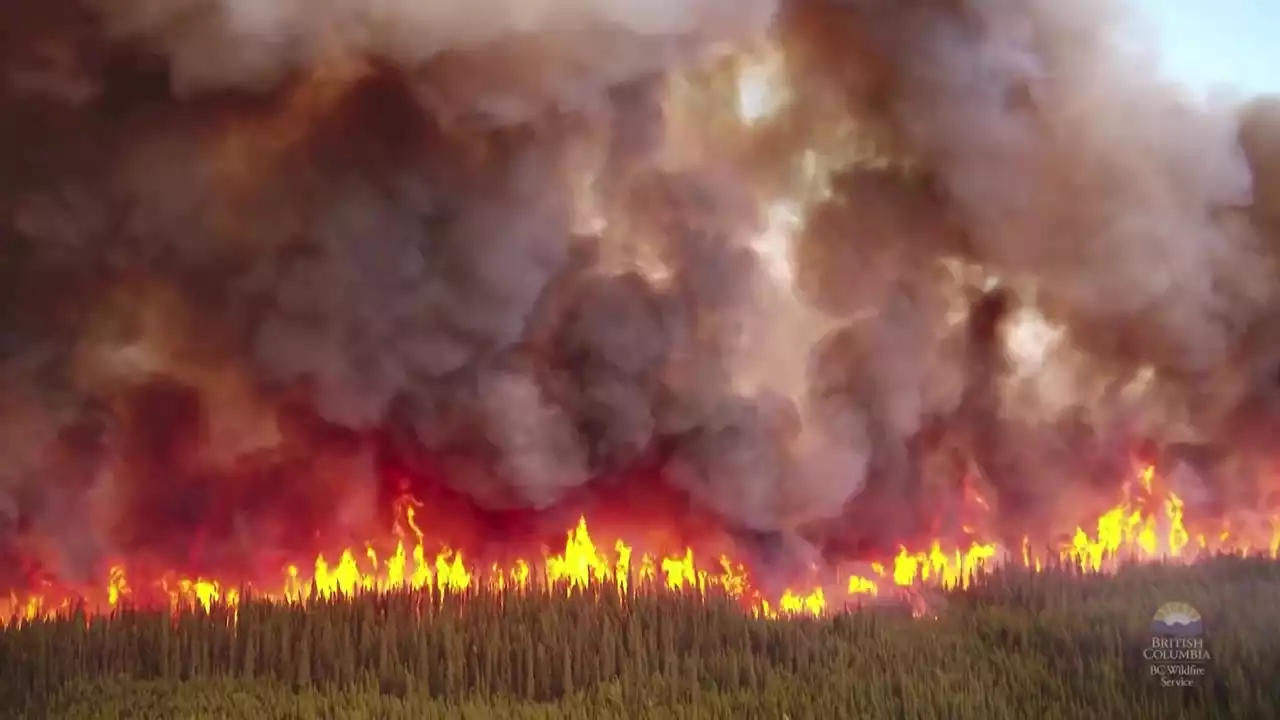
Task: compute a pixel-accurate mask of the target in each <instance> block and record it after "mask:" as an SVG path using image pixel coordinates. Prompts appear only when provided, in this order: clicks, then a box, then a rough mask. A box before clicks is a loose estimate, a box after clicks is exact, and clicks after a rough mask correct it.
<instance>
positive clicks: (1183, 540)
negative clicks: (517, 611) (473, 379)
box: [0, 467, 1280, 620]
mask: <svg viewBox="0 0 1280 720" xmlns="http://www.w3.org/2000/svg"><path fill="white" fill-rule="evenodd" d="M1183 509H1184V504H1183V501H1182V499H1181V498H1179V497H1178V496H1177V495H1176V494H1175V493H1173V492H1171V491H1168V490H1162V489H1161V488H1159V487H1158V486H1157V483H1156V476H1155V469H1154V468H1153V467H1145V468H1143V469H1142V470H1141V471H1139V472H1138V473H1137V474H1136V477H1135V479H1134V481H1133V482H1130V483H1128V484H1127V485H1126V487H1125V497H1124V499H1123V500H1122V501H1121V502H1120V503H1119V504H1117V505H1116V506H1115V507H1113V508H1112V509H1110V510H1108V511H1107V512H1106V513H1104V514H1103V515H1102V516H1101V517H1099V518H1098V519H1097V521H1096V523H1095V524H1094V529H1093V531H1092V532H1090V531H1089V530H1086V529H1085V528H1083V527H1081V528H1078V529H1077V530H1076V532H1075V534H1074V536H1073V537H1072V538H1071V541H1070V542H1069V543H1068V544H1066V545H1064V546H1063V547H1060V548H1057V549H1056V550H1053V551H1050V553H1037V552H1034V551H1033V549H1032V545H1031V542H1030V541H1029V540H1026V539H1024V541H1023V543H1022V545H1023V546H1022V548H1021V553H1018V554H1015V553H1010V552H1008V551H1007V550H1005V549H1002V548H1000V547H999V546H998V545H997V544H996V543H994V542H983V541H978V540H976V539H973V540H970V541H969V542H967V543H963V544H960V545H953V546H951V547H949V548H948V547H946V545H945V543H944V542H943V541H942V540H935V541H933V542H932V543H931V544H930V545H929V547H928V549H926V550H922V551H911V550H909V549H908V548H905V547H904V548H902V549H901V550H900V552H899V553H898V554H897V556H896V557H894V558H893V559H892V561H891V562H889V563H871V564H870V565H869V567H868V569H867V571H866V572H861V573H848V574H847V577H846V579H845V580H844V581H841V582H839V583H838V584H834V585H833V584H831V583H825V584H823V583H815V584H814V585H813V586H811V587H808V588H792V589H787V590H785V591H783V592H782V594H781V595H780V596H779V597H776V598H772V599H770V598H766V597H764V596H763V595H762V594H761V593H760V592H759V591H758V590H757V589H756V588H755V587H754V586H753V584H752V582H751V578H750V577H749V573H748V571H747V569H746V567H745V566H744V565H743V564H741V563H738V562H735V561H734V560H732V559H731V558H730V557H728V556H725V555H721V556H719V557H716V558H714V559H713V560H710V561H705V560H704V559H702V558H699V557H697V556H696V554H695V552H694V550H693V549H692V548H686V549H685V550H684V552H683V553H680V554H670V555H666V556H659V555H654V554H650V553H642V552H637V551H636V549H635V548H633V547H632V546H630V545H628V544H627V543H625V542H623V541H622V540H615V541H613V542H612V543H608V544H605V545H603V546H602V545H600V544H598V543H597V541H596V540H595V538H593V536H592V535H591V532H590V530H589V528H588V525H587V520H586V518H580V519H579V521H578V523H577V525H576V526H575V527H573V528H572V529H570V530H569V531H568V532H567V534H566V537H565V544H564V547H563V549H559V550H558V551H556V552H552V551H550V550H546V551H544V552H543V554H542V556H541V557H540V558H538V559H537V560H526V559H517V560H515V561H513V562H511V563H509V564H506V565H500V564H492V565H490V566H488V567H485V568H480V567H476V566H475V565H474V564H473V563H471V562H469V561H468V559H467V557H466V555H465V554H464V553H463V551H461V550H458V549H455V548H447V547H446V548H443V549H440V550H438V551H432V550H429V549H428V548H429V547H430V544H429V540H428V538H427V537H425V535H424V533H423V532H422V530H421V528H420V527H419V526H418V523H417V518H416V516H417V511H418V507H417V506H416V505H415V503H413V502H412V501H406V502H404V503H402V504H401V507H400V511H401V518H402V522H399V523H397V525H396V527H395V533H396V536H397V540H396V543H395V546H394V550H393V551H392V552H391V553H390V554H389V555H388V556H386V557H381V556H380V555H379V554H378V552H377V551H376V550H375V549H374V547H373V545H369V546H367V547H365V548H363V549H347V550H345V551H343V552H341V553H340V554H339V555H338V557H337V560H336V561H333V562H331V561H330V560H329V559H328V558H326V557H325V556H324V555H320V556H319V557H317V558H316V559H315V561H314V563H313V564H312V567H311V571H310V572H304V571H303V569H302V568H300V567H299V566H297V565H289V566H287V567H286V568H284V571H283V577H282V578H281V581H280V583H279V585H278V586H277V587H275V588H266V589H262V588H257V587H255V588H254V589H253V593H254V595H255V597H262V598H264V599H267V600H270V601H275V602H294V603H305V602H307V601H308V600H310V599H311V598H333V597H344V596H353V595H356V594H358V593H368V592H387V591H397V590H411V591H418V592H431V593H435V594H438V595H441V596H455V597H458V598H463V597H465V596H466V595H467V594H468V593H469V592H475V591H501V592H524V591H529V590H531V589H534V588H539V587H540V588H546V589H551V590H554V591H557V592H565V593H573V592H575V591H582V590H585V589H589V588H592V589H595V588H613V589H616V590H617V591H618V592H622V593H627V592H630V591H633V590H635V589H642V588H643V589H649V590H665V591H670V592H683V593H694V594H705V593H707V592H709V591H712V590H715V591H717V592H720V593H723V594H725V595H728V596H729V597H732V598H735V599H738V600H740V601H741V602H742V604H743V605H744V607H745V608H747V609H748V610H749V611H750V612H753V613H755V614H757V615H758V616H762V617H767V618H778V617H783V616H795V615H810V616H821V615H823V614H825V613H828V612H830V611H832V610H833V609H835V608H836V607H837V606H838V607H843V606H845V605H847V604H849V603H854V604H862V603H865V602H869V601H873V600H875V599H877V598H882V597H893V596H894V594H895V592H902V591H904V590H906V591H908V592H909V591H910V589H912V588H916V587H920V586H926V587H934V588H941V589H952V588H963V587H967V586H968V584H969V583H970V582H971V581H972V580H973V578H974V577H975V576H976V575H977V574H979V573H981V572H982V571H984V570H986V569H990V568H992V567H994V566H995V565H997V564H999V563H1004V562H1013V563H1021V564H1022V565H1023V566H1025V567H1027V568H1030V569H1034V570H1037V571H1038V570H1040V569H1041V568H1042V567H1043V566H1044V564H1045V562H1046V561H1057V562H1059V563H1069V564H1071V565H1074V566H1077V567H1079V568H1080V570H1081V571H1083V572H1108V571H1110V570H1112V569H1114V568H1115V567H1116V566H1117V565H1119V564H1120V563H1123V562H1135V561H1136V562H1142V561H1151V560H1169V559H1179V558H1185V557H1194V556H1195V554H1196V553H1197V552H1200V551H1213V552H1220V551H1231V552H1244V553H1257V552H1266V553H1268V554H1270V555H1271V556H1272V557H1276V556H1277V554H1278V551H1280V524H1278V523H1274V522H1273V523H1272V529H1271V538H1270V542H1269V544H1268V546H1267V547H1266V548H1265V549H1262V548H1259V547H1255V546H1251V545H1249V544H1247V543H1242V542H1233V538H1232V535H1231V533H1230V532H1228V531H1225V530H1224V531H1221V532H1220V533H1218V535H1217V541H1216V542H1210V541H1209V539H1208V537H1209V536H1207V535H1205V534H1198V535H1196V542H1194V543H1193V542H1192V540H1191V538H1192V535H1191V533H1190V532H1189V531H1188V530H1187V528H1186V526H1185V525H1184V518H1183ZM966 530H967V531H969V532H972V529H971V528H966ZM1052 554H1056V556H1057V557H1056V558H1055V557H1053V556H1052ZM153 585H154V589H156V590H159V591H160V592H161V593H162V594H163V596H167V597H168V601H169V603H170V605H171V607H173V608H178V607H201V608H204V609H205V610H209V609H211V608H213V607H214V606H215V605H216V604H221V605H224V606H226V607H230V608H233V609H234V608H235V607H237V606H238V604H239V602H240V597H241V589H240V586H234V587H233V586H231V585H228V584H227V583H225V582H223V581H219V580H214V579H209V578H198V577H197V578H177V579H169V578H166V579H164V580H161V581H159V582H157V583H154V584H153ZM52 590H53V589H52V588H51V589H50V591H47V592H43V593H37V594H32V595H30V596H28V597H25V598H21V597H17V596H11V597H10V598H9V600H8V602H7V603H3V604H0V612H2V613H3V617H7V618H9V619H11V620H22V619H27V620H32V619H36V618H39V617H43V616H51V615H55V614H58V613H60V612H61V613H65V612H67V611H69V610H70V609H71V607H72V606H73V603H79V602H85V603H87V602H89V601H91V600H93V599H94V598H95V597H97V595H98V593H93V592H87V593H84V592H72V591H61V592H56V591H52ZM138 590H139V589H138V588H135V587H134V586H132V585H131V584H130V582H129V575H128V572H127V569H126V567H125V566H124V565H117V566H114V567H112V568H111V569H110V572H109V573H108V577H107V581H106V586H105V592H104V593H101V595H102V597H103V599H105V605H106V607H107V608H115V607H118V606H120V605H121V604H122V603H125V602H127V601H129V600H130V599H131V598H134V597H135V596H136V595H137V591H138Z"/></svg>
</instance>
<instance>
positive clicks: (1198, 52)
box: [1129, 0, 1280, 94]
mask: <svg viewBox="0 0 1280 720" xmlns="http://www.w3.org/2000/svg"><path fill="white" fill-rule="evenodd" d="M1129 2H1130V4H1131V6H1132V7H1133V8H1134V9H1135V10H1136V11H1137V13H1138V15H1139V17H1140V18H1141V21H1142V22H1144V23H1146V24H1147V25H1148V26H1149V27H1151V28H1152V29H1153V30H1154V31H1155V34H1156V38H1155V39H1156V47H1157V48H1158V51H1159V53H1160V57H1161V58H1162V60H1163V63H1164V66H1165V69H1166V71H1167V73H1168V76H1169V77H1170V78H1172V79H1176V80H1178V81H1181V82H1184V83H1186V84H1188V85H1189V86H1192V87H1193V88H1195V89H1196V90H1202V91H1211V90H1214V89H1217V88H1220V87H1222V88H1229V89H1233V90H1237V91H1243V92H1244V93H1246V94H1256V93H1262V92H1269V93H1270V92H1280V35H1278V34H1277V32H1276V31H1277V30H1280V0H1129Z"/></svg>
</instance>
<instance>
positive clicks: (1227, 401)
mask: <svg viewBox="0 0 1280 720" xmlns="http://www.w3.org/2000/svg"><path fill="white" fill-rule="evenodd" d="M22 9H23V12H22V13H17V14H15V17H14V18H13V19H12V22H11V24H10V25H7V26H6V27H5V28H3V29H4V30H10V32H11V33H12V35H13V39H14V40H16V42H9V43H0V57H3V58H4V63H5V70H6V72H5V74H4V77H3V86H0V167H3V168H4V169H5V172H4V173H0V240H3V242H4V245H3V246H0V251H2V252H0V458H3V459H4V460H5V462H3V463H0V556H7V555H16V556H20V557H24V558H29V557H31V556H33V555H34V556H38V558H39V560H40V564H41V565H42V567H46V568H47V567H53V568H56V569H57V570H58V572H61V573H64V574H72V575H77V576H81V577H91V576H92V575H93V574H94V573H95V572H96V571H97V569H100V568H101V566H102V564H103V563H104V562H105V561H106V560H107V559H109V558H113V557H118V556H122V555H127V556H149V557H151V558H152V559H153V560H154V561H155V562H156V563H157V564H163V563H176V562H185V563H192V562H196V560H193V558H195V559H197V560H199V561H200V562H205V563H215V564H216V563H228V562H234V561H245V562H248V561H250V560H252V559H253V558H255V557H257V556H259V555H261V551H262V548H264V547H280V548H284V547H286V546H294V547H290V548H289V549H296V545H297V544H298V543H300V542H310V541H311V539H313V538H315V537H316V536H317V535H318V534H319V533H318V531H319V530H321V529H326V528H327V529H339V530H341V531H342V533H344V534H350V535H351V536H356V535H358V534H359V533H362V532H364V531H365V529H366V528H368V527H370V526H374V525H378V526H385V525H382V521H383V520H384V519H385V518H381V517H377V514H378V512H377V510H378V508H385V507H387V506H388V503H387V497H386V496H387V495H388V494H391V493H393V492H399V491H401V490H403V489H405V488H404V487H403V486H405V485H407V486H409V488H408V489H411V490H412V491H413V492H414V494H415V495H418V496H419V497H421V498H424V499H432V502H434V503H435V504H433V505H430V506H431V507H434V508H436V510H435V516H434V518H435V520H434V522H436V523H437V524H436V525H435V526H433V530H434V531H436V532H438V533H440V534H446V535H447V534H448V532H447V531H446V530H447V529H446V528H443V526H442V525H441V523H445V522H452V521H454V520H457V519H458V518H459V517H463V516H466V517H474V518H475V521H474V522H473V523H472V527H476V528H481V529H482V530H483V533H482V534H487V536H490V537H492V536H497V535H501V534H502V532H511V530H510V528H511V527H513V526H516V525H518V523H516V522H515V521H514V520H512V518H513V517H520V518H528V517H536V518H538V520H537V521H536V522H535V521H533V520H529V521H528V522H529V523H531V524H537V523H538V522H545V523H548V526H554V525H556V524H557V522H558V520H557V522H550V521H547V520H546V518H548V517H557V518H559V519H560V520H562V519H563V517H562V516H559V515H556V513H563V512H576V511H577V509H578V508H580V507H581V506H582V505H584V504H589V502H588V501H589V500H593V499H599V500H600V502H605V501H611V502H613V503H614V505H624V504H625V505H627V506H628V511H629V512H631V511H633V509H634V507H635V506H636V505H644V504H650V505H652V504H656V500H655V498H659V497H668V496H675V497H677V498H678V501H673V502H674V506H673V508H671V522H673V523H674V524H677V525H679V524H682V523H683V526H685V527H692V526H697V525H699V523H701V524H703V525H705V524H708V523H706V522H702V521H698V522H694V521H693V520H691V518H698V517H706V516H708V515H710V516H713V517H714V518H715V519H716V520H715V522H717V523H719V526H723V527H729V528H732V529H733V530H734V531H735V532H736V533H738V534H739V535H741V536H743V537H747V538H756V537H757V536H762V535H768V536H771V537H773V538H775V539H777V538H781V537H785V538H788V540H789V541H794V542H793V544H794V545H798V546H803V547H817V548H821V549H822V550H823V552H824V553H827V554H829V555H835V556H839V555H841V554H850V553H855V552H861V548H864V547H866V546H875V547H877V548H879V549H881V550H883V549H884V548H896V547H897V546H898V545H899V544H902V543H905V542H908V541H910V540H912V539H913V538H915V537H917V536H919V535H922V534H935V533H938V532H943V531H944V530H945V527H946V526H950V527H953V528H956V531H957V532H958V531H959V530H958V529H959V528H960V527H962V526H963V525H965V524H966V523H965V522H964V518H960V517H958V514H959V511H956V512H950V511H949V510H948V508H951V509H954V508H955V507H956V506H959V505H960V504H961V502H960V501H961V499H962V497H963V496H964V492H965V490H966V489H967V487H968V485H969V484H973V485H976V486H981V490H982V494H983V495H984V497H987V498H988V499H989V500H990V501H991V505H992V506H994V508H995V509H994V510H992V512H991V514H992V515H993V516H994V519H993V520H991V525H992V526H993V527H991V528H990V530H991V531H992V532H993V533H995V534H997V535H998V536H999V537H1000V538H1001V539H1003V540H1010V541H1017V540H1018V539H1019V538H1021V537H1025V536H1026V535H1027V534H1028V533H1030V532H1041V531H1043V530H1044V528H1046V527H1049V526H1050V523H1051V522H1054V523H1057V525H1054V527H1057V526H1058V525H1060V526H1061V527H1064V528H1074V527H1075V526H1076V524H1077V523H1078V522H1079V521H1080V520H1081V519H1082V518H1085V517H1093V516H1092V515H1090V511H1089V508H1088V506H1089V505H1091V504H1093V505H1098V506H1101V507H1107V506H1110V505H1111V504H1112V503H1113V502H1114V500H1115V497H1114V494H1115V492H1116V490H1117V488H1118V487H1119V484H1120V482H1121V481H1122V479H1123V478H1124V477H1125V473H1126V472H1127V470H1128V463H1129V460H1130V456H1129V451H1130V450H1131V448H1132V446H1133V445H1134V444H1135V442H1136V441H1138V440H1139V439H1142V440H1148V439H1149V440H1151V441H1152V442H1158V443H1161V444H1163V445H1169V444H1173V443H1182V444H1187V443H1190V442H1195V443H1198V444H1201V445H1208V446H1212V447H1214V448H1217V449H1219V450H1223V451H1224V452H1225V453H1226V454H1230V455H1233V456H1244V455H1249V456H1250V459H1251V460H1252V459H1254V458H1256V457H1257V456H1262V455H1266V454H1267V453H1270V452H1271V446H1272V444H1273V443H1272V442H1271V438H1273V437H1274V436H1275V431H1276V428H1277V427H1280V383H1277V378H1278V377H1280V373H1278V372H1277V368H1280V343H1278V342H1277V338H1278V337H1280V336H1278V335H1277V334H1276V333H1275V332H1274V328H1276V327H1277V326H1280V232H1277V228H1280V111H1277V109H1276V107H1275V106H1268V105H1266V104H1260V105H1255V106H1248V107H1246V106H1243V105H1241V104H1239V103H1236V102H1235V101H1233V100H1229V99H1215V100H1211V101H1209V102H1193V101H1191V100H1189V99H1188V98H1187V97H1186V95H1185V93H1184V92H1182V88H1180V87H1178V86H1177V83H1171V82H1164V81H1162V79H1161V78H1160V77H1159V76H1160V73H1159V72H1158V64H1159V63H1158V59H1157V57H1156V54H1154V53H1152V52H1150V51H1151V50H1154V48H1141V47H1135V43H1134V42H1133V39H1134V37H1135V33H1133V32H1131V31H1130V28H1129V27H1128V26H1127V25H1126V24H1125V22H1124V21H1125V20H1126V19H1127V18H1129V17H1130V16H1129V15H1128V14H1127V13H1126V11H1127V10H1130V9H1132V8H1131V7H1130V6H1128V5H1127V4H1125V3H1124V2H1122V1H1121V0H1073V1H1072V2H1065V1H1064V0H910V1H908V0H839V1H836V0H750V2H747V1H746V0H680V1H679V2H665V3H657V2H652V0H651V1H650V2H644V1H643V0H633V1H631V2H620V1H618V0H544V1H543V2H537V3H534V2H528V1H522V0H484V1H480V0H475V1H474V2H470V3H455V2H444V1H443V0H440V1H437V2H428V1H422V0H402V1H398V2H395V1H390V0H388V1H385V2H379V3H370V2H362V1H360V0H324V1H323V2H320V1H316V2H303V1H301V0H254V1H253V2H247V1H243V0H242V1H235V0H183V1H182V2H176V1H163V2H162V1H158V0H118V1H116V2H106V1H105V0H46V2H44V3H40V4H30V5H24V6H23V8H22ZM15 28H16V31H15ZM1139 35H1140V34H1139ZM1143 37H1144V38H1145V37H1146V36H1143ZM753 78H754V79H753ZM762 85H763V86H765V88H766V89H767V90H768V92H761V91H760V87H761V86H762ZM744 86H749V87H754V88H755V89H756V94H757V95H760V96H763V97H765V98H766V99H768V100H769V101H768V102H762V101H760V100H759V98H758V99H757V101H756V102H754V103H753V104H754V106H755V107H754V108H753V109H752V110H751V111H750V112H746V111H745V108H744V105H745V104H752V103H742V102H740V99H739V97H738V96H739V94H740V92H741V88H743V87H744ZM762 241H767V243H765V244H769V245H771V246H772V248H773V251H772V255H771V257H770V258H769V259H766V258H762V257H761V256H760V253H759V251H758V247H759V246H760V245H761V243H762ZM779 257H782V258H784V259H785V260H786V262H779V261H778V258H779ZM777 265H786V266H787V267H786V268H785V272H778V267H775V266H777ZM1029 317H1040V318H1043V319H1044V323H1043V325H1044V326H1045V327H1049V328H1052V332H1051V333H1049V334H1048V335H1046V336H1044V337H1041V338H1028V337H1026V335H1025V333H1021V334H1020V333H1019V332H1017V328H1020V327H1028V326H1030V325H1031V323H1029V322H1025V319H1026V318H1029ZM1224 477H1225V476H1224ZM1229 477H1230V478H1231V482H1230V483H1228V482H1225V481H1224V482H1219V483H1217V484H1216V485H1215V487H1214V489H1215V492H1214V493H1210V494H1211V495H1212V496H1213V497H1214V498H1215V499H1216V500H1217V501H1218V502H1219V504H1220V505H1222V506H1224V507H1226V506H1229V507H1231V508H1233V509H1241V508H1256V507H1257V506H1258V505H1259V504H1261V503H1262V502H1263V497H1262V493H1261V492H1260V491H1259V483H1258V482H1255V481H1254V480H1253V479H1252V476H1250V475H1249V474H1248V473H1244V472H1242V471H1240V469H1239V468H1238V467H1236V468H1234V469H1233V471H1232V473H1231V474H1230V476H1229ZM437 491H438V492H437ZM433 492H434V493H436V494H435V495H432V493H433ZM426 496H430V498H427V497H426ZM440 498H449V499H450V500H449V501H450V502H454V503H455V504H454V505H450V506H449V507H450V508H452V509H451V510H449V511H448V512H445V511H443V510H440V509H439V508H440V507H443V505H442V503H444V502H445V501H444V500H441V499H440ZM601 498H603V499H601ZM623 498H626V499H625V500H624V499H623ZM468 512H470V513H472V515H467V513H468ZM699 513H700V515H699ZM1059 521H1060V522H1059ZM712 524H714V523H712ZM521 527H523V526H521ZM563 527H564V526H563V524H559V526H558V527H555V531H556V532H557V533H559V532H560V531H562V530H563ZM499 530H501V532H499ZM800 541H803V542H800ZM12 564H14V565H15V566H16V564H17V563H16V562H15V563H12Z"/></svg>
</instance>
